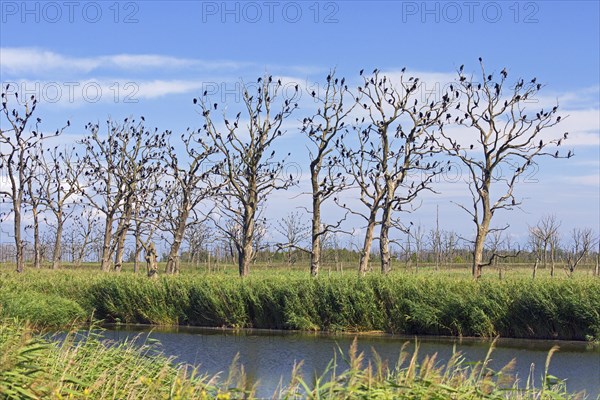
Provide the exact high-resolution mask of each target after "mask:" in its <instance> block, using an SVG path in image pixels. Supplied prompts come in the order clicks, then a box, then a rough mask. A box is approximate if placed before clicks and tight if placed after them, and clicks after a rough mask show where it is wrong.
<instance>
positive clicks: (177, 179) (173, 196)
mask: <svg viewBox="0 0 600 400" xmlns="http://www.w3.org/2000/svg"><path fill="white" fill-rule="evenodd" d="M181 141H182V142H183V148H184V149H185V152H184V153H183V157H181V156H178V155H177V154H176V152H175V148H174V147H173V146H171V145H168V146H167V151H166V156H165V161H166V171H167V172H166V175H167V176H168V179H169V181H168V182H166V183H165V184H164V189H163V192H164V193H165V194H164V196H165V199H166V201H165V205H166V209H167V210H168V211H167V212H164V213H161V216H160V219H161V226H163V228H162V229H163V230H164V231H166V232H167V233H168V234H170V236H171V238H172V242H171V247H170V250H169V254H168V256H167V265H166V272H167V273H171V274H173V273H176V272H179V267H178V266H179V251H180V248H181V244H182V243H183V241H184V238H185V232H186V229H187V228H188V227H189V226H190V225H193V224H196V223H200V222H201V220H202V219H205V218H204V217H200V216H199V214H198V212H199V210H198V209H197V208H198V206H199V205H200V204H201V203H202V202H203V201H205V200H206V199H208V198H209V197H210V196H211V195H212V194H213V193H214V192H216V191H218V186H217V185H216V184H215V183H214V182H213V181H212V176H213V175H214V174H215V173H216V172H217V171H218V170H219V169H220V168H221V167H222V166H221V165H220V164H216V163H210V156H211V155H212V154H214V153H215V152H216V147H215V146H214V145H213V146H211V145H208V144H207V143H206V142H205V141H204V139H203V138H201V137H200V130H197V131H190V130H189V129H188V131H187V133H185V134H182V135H181ZM209 163H210V164H209ZM190 217H191V218H190Z"/></svg>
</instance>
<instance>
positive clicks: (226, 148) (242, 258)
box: [194, 76, 298, 277]
mask: <svg viewBox="0 0 600 400" xmlns="http://www.w3.org/2000/svg"><path fill="white" fill-rule="evenodd" d="M282 89H283V85H282V82H281V81H280V80H278V81H277V82H274V80H273V78H272V77H271V76H268V77H265V78H264V79H263V78H259V79H258V82H257V84H256V85H253V86H252V87H251V85H248V84H245V83H244V84H243V85H242V111H240V112H239V113H238V114H237V116H235V118H233V119H232V120H228V119H227V116H226V115H225V113H223V124H222V125H217V124H216V123H215V120H214V119H213V117H212V116H211V113H212V114H215V113H216V112H217V108H218V103H214V104H212V105H211V104H209V103H208V99H207V98H206V95H205V96H204V97H203V98H202V99H201V100H200V101H198V100H197V99H194V102H195V103H198V104H200V106H201V110H202V115H203V117H204V126H203V129H204V131H206V133H207V135H208V136H209V137H210V139H211V140H212V143H211V146H212V145H214V146H215V147H216V148H217V150H218V152H219V154H220V155H221V156H222V157H223V167H222V168H221V169H220V171H219V172H220V175H221V179H222V182H223V183H224V187H223V188H222V189H221V190H220V192H219V196H218V200H217V203H218V204H219V214H220V215H221V216H224V217H226V219H232V220H235V221H236V223H237V224H238V225H239V227H240V229H241V235H240V237H239V239H240V240H239V243H236V247H237V252H238V269H239V274H240V276H242V277H244V276H247V275H248V274H249V272H250V264H251V263H252V260H253V259H254V249H253V241H254V235H255V227H256V222H257V218H258V213H257V211H258V210H259V207H260V206H261V205H262V204H264V202H265V200H266V198H267V196H268V195H269V194H270V193H271V192H273V191H274V190H280V189H287V188H288V187H290V186H291V185H292V184H295V183H296V179H294V177H293V175H290V176H289V177H288V176H287V173H286V172H285V169H284V168H285V158H283V159H279V160H278V161H277V160H276V159H275V150H272V146H273V144H274V142H275V141H276V140H277V139H278V138H280V137H281V136H282V135H283V134H284V133H285V129H284V127H283V124H284V122H285V121H286V120H287V119H288V118H289V117H290V116H291V115H292V113H293V111H294V110H295V109H296V108H298V104H297V103H295V100H296V99H297V97H298V89H297V88H296V91H295V93H294V94H292V95H291V97H288V98H285V95H284V94H283V93H282ZM251 92H252V93H251ZM242 114H244V116H245V118H247V120H246V121H243V120H241V116H242ZM215 225H216V226H217V227H218V228H219V229H221V230H223V231H224V232H226V229H225V227H224V226H222V225H221V224H219V223H218V221H215Z"/></svg>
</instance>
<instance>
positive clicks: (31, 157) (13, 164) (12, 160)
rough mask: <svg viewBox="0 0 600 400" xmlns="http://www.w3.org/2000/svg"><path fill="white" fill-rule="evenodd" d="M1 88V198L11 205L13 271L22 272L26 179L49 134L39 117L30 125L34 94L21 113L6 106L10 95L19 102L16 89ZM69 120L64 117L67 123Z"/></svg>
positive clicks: (34, 106)
mask: <svg viewBox="0 0 600 400" xmlns="http://www.w3.org/2000/svg"><path fill="white" fill-rule="evenodd" d="M4 89H5V90H4V91H2V94H1V96H2V111H1V113H2V115H3V117H4V118H3V120H5V123H6V125H5V127H2V128H0V147H1V148H2V151H1V152H0V171H4V172H5V173H6V175H7V179H8V188H6V189H2V190H0V198H1V199H2V202H5V201H9V202H10V204H11V208H10V211H9V213H12V215H13V233H14V240H15V248H16V251H15V261H16V271H17V272H23V268H24V266H25V258H24V254H23V247H24V242H23V239H22V228H23V227H22V221H23V214H22V212H23V209H22V207H23V200H24V197H25V196H26V193H27V190H28V187H29V182H30V181H31V180H32V179H33V171H34V168H32V167H34V166H35V164H37V161H36V159H35V157H36V156H39V155H38V153H37V151H36V150H37V149H38V148H39V146H40V145H41V143H42V141H43V140H45V139H46V138H48V136H47V135H46V136H45V135H44V134H43V132H41V131H40V125H41V122H42V120H41V119H40V118H36V120H35V121H34V122H31V123H32V124H33V129H30V127H29V125H30V119H31V118H32V116H33V113H34V111H35V108H36V106H37V100H36V99H35V97H34V96H31V97H30V98H29V99H23V100H22V101H24V105H23V108H24V110H23V112H24V113H23V114H21V111H20V110H18V109H17V108H13V109H12V110H9V106H8V104H9V97H13V96H14V101H15V102H16V103H19V101H20V100H19V94H18V92H15V93H14V94H13V93H8V90H9V89H10V86H9V85H6V88H4ZM68 125H69V122H68V121H67V126H68ZM65 128H66V127H63V128H62V129H60V130H57V131H56V132H55V133H54V135H55V136H56V135H59V134H60V133H61V132H62V131H63V130H64V129H65Z"/></svg>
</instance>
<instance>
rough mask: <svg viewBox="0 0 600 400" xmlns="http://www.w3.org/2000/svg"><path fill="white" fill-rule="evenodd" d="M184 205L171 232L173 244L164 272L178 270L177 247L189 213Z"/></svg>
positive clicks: (179, 246) (181, 240) (172, 272)
mask: <svg viewBox="0 0 600 400" xmlns="http://www.w3.org/2000/svg"><path fill="white" fill-rule="evenodd" d="M184 207H185V210H184V211H182V212H181V214H180V215H179V218H178V221H177V228H176V230H175V232H174V233H173V244H172V245H171V249H170V250H169V255H168V257H167V267H166V272H167V273H169V274H174V273H177V272H179V249H180V248H181V243H182V242H183V237H184V235H185V228H186V227H187V223H186V222H187V219H188V215H189V211H187V205H184Z"/></svg>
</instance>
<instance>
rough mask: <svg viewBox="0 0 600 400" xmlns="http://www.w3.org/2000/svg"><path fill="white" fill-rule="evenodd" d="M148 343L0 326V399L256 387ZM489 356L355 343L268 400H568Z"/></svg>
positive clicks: (236, 369)
mask: <svg viewBox="0 0 600 400" xmlns="http://www.w3.org/2000/svg"><path fill="white" fill-rule="evenodd" d="M151 350H152V346H151V344H146V345H142V346H141V347H139V346H136V345H134V344H133V342H124V343H120V344H115V343H113V344H110V345H107V343H105V342H104V341H102V339H101V337H100V336H99V335H97V334H94V333H93V332H91V331H90V332H88V334H87V335H83V336H82V335H79V334H76V333H73V332H71V334H69V335H68V336H67V338H66V339H64V340H62V341H48V340H46V339H44V338H42V337H41V336H38V335H37V334H36V333H35V332H34V331H33V330H32V328H31V327H30V326H28V325H27V324H24V323H21V322H19V321H16V320H11V319H4V320H1V321H0V394H2V398H5V399H71V398H76V399H115V398H119V399H162V398H164V399H208V398H211V399H213V398H217V399H242V398H244V399H252V398H255V396H254V390H255V387H254V386H253V384H252V383H251V382H248V380H247V379H246V376H245V374H244V370H243V367H241V366H239V365H238V364H237V362H236V361H235V360H234V361H233V362H232V368H231V369H230V371H229V373H228V374H226V375H223V376H207V375H201V374H199V373H198V371H197V370H196V369H194V368H192V367H190V366H186V365H178V364H174V363H173V360H171V359H168V358H165V357H164V356H162V355H160V354H153V353H152V351H151ZM492 350H493V347H492V348H490V352H489V353H488V356H487V357H486V358H485V359H484V360H483V361H481V362H479V363H477V364H475V365H473V364H471V363H466V362H465V361H464V359H463V358H462V357H461V355H460V354H459V353H455V354H454V355H453V356H452V358H451V359H450V360H449V361H448V363H446V364H445V365H441V364H439V363H438V362H436V358H435V355H433V356H430V357H426V358H425V359H424V361H423V362H422V363H421V364H418V363H417V359H418V358H417V354H418V353H417V352H418V349H415V351H414V353H413V354H408V353H406V352H405V351H404V348H403V349H402V351H401V354H400V358H399V360H398V363H397V364H396V365H395V366H394V367H390V366H388V363H387V361H383V360H380V359H377V358H376V360H375V362H373V363H371V362H370V363H367V364H366V363H365V362H364V355H363V354H362V353H361V354H359V353H357V350H356V341H355V342H354V344H353V345H352V346H351V348H350V349H349V351H348V352H347V353H345V352H343V351H342V350H341V349H340V356H339V359H338V357H335V358H334V359H333V360H332V361H331V362H330V364H329V366H328V368H327V370H326V371H325V372H324V373H323V375H321V376H319V377H315V378H313V379H312V380H309V379H307V378H305V375H304V374H303V373H302V368H301V363H300V364H298V365H297V366H296V367H295V368H294V370H293V372H292V377H291V379H290V381H289V382H288V383H287V384H285V385H281V387H279V388H278V389H277V391H276V392H275V393H274V394H273V397H272V398H274V399H300V398H308V399H322V398H333V399H336V398H339V399H391V398H398V399H447V398H454V399H483V398H485V399H570V398H576V396H575V395H571V394H568V393H567V392H566V389H565V385H564V384H563V383H562V382H560V381H558V380H556V379H555V378H554V377H551V376H549V375H548V373H547V371H548V364H549V362H550V358H551V355H552V352H553V351H551V352H550V353H549V355H548V360H547V362H546V373H545V378H544V379H543V385H542V386H540V387H538V388H536V387H533V385H532V384H530V381H529V380H528V381H527V382H526V384H525V385H519V384H518V383H519V382H518V381H517V380H516V377H514V376H513V375H512V373H511V369H512V367H513V363H512V362H511V363H509V364H508V365H507V366H506V367H504V368H503V369H501V370H499V371H492V370H491V369H489V368H488V361H489V359H490V354H491V352H492Z"/></svg>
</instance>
